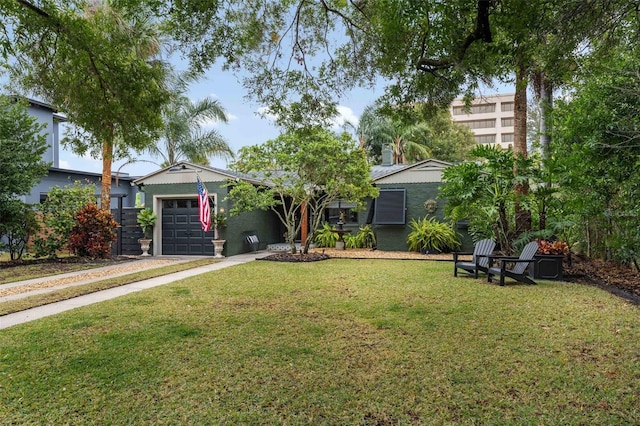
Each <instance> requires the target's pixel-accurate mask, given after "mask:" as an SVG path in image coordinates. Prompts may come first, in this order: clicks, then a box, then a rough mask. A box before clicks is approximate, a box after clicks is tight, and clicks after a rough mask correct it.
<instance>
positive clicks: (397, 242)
mask: <svg viewBox="0 0 640 426" xmlns="http://www.w3.org/2000/svg"><path fill="white" fill-rule="evenodd" d="M377 186H378V188H380V189H405V190H406V191H407V192H406V197H407V201H406V202H407V212H406V223H405V224H404V225H375V224H374V225H373V229H374V231H375V233H376V239H377V242H378V249H379V250H390V251H407V242H406V240H407V235H409V232H411V228H410V227H409V222H411V219H420V218H423V217H425V216H427V212H426V210H425V208H424V202H425V201H427V200H429V199H433V200H436V201H437V202H438V206H437V209H436V211H435V213H434V214H433V216H435V217H436V218H437V219H438V220H443V219H444V200H438V199H437V196H438V188H439V186H440V183H439V182H430V183H408V184H396V185H394V184H383V185H377ZM371 202H372V201H370V202H369V203H368V207H370V206H371ZM360 215H361V216H360V219H361V220H362V222H361V223H363V224H364V223H365V221H366V219H367V212H366V211H364V212H360Z"/></svg>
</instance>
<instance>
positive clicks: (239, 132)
mask: <svg viewBox="0 0 640 426" xmlns="http://www.w3.org/2000/svg"><path fill="white" fill-rule="evenodd" d="M178 66H179V65H178ZM482 92H483V94H485V95H486V94H493V93H510V92H513V88H512V87H509V86H505V85H497V86H496V87H495V88H493V89H486V90H483V91H482ZM382 94H383V88H382V87H379V88H377V89H355V90H353V91H351V92H350V93H348V94H347V95H346V96H345V97H344V98H342V99H340V100H339V106H338V111H339V113H340V116H339V117H338V118H337V123H336V126H335V130H339V129H343V127H342V126H341V125H342V124H343V123H344V121H345V120H347V121H349V122H350V123H351V124H353V125H354V126H356V127H357V125H358V122H359V118H360V116H361V115H362V112H363V111H364V109H365V108H366V107H367V106H368V105H371V104H373V103H374V102H375V100H376V99H377V98H378V97H380V96H382ZM188 95H189V97H190V98H191V99H192V101H196V100H200V99H203V98H205V97H207V96H210V97H213V98H216V99H218V100H219V101H220V103H221V104H222V106H223V107H224V108H225V110H226V112H227V116H228V118H229V121H228V123H226V124H225V123H215V124H209V126H215V128H216V129H217V130H218V132H219V133H220V134H221V135H222V136H223V137H224V138H225V139H226V140H227V142H228V144H229V146H230V147H231V149H232V150H233V151H234V152H236V153H237V152H238V150H239V149H240V148H242V147H243V146H250V145H256V144H260V143H263V142H265V141H267V140H269V139H273V138H276V137H277V136H278V135H279V134H280V129H279V128H277V127H276V126H275V125H274V124H273V122H272V121H271V120H269V119H268V118H264V117H261V115H260V113H259V112H260V110H261V108H262V107H263V106H262V105H259V104H258V103H256V102H254V101H250V100H248V99H246V97H245V89H244V88H243V87H242V85H241V83H240V82H239V81H238V80H237V78H236V77H235V76H234V75H233V74H232V73H230V72H223V71H221V70H219V69H212V70H210V71H208V72H207V73H206V74H205V76H204V77H203V78H202V79H200V80H199V81H197V82H195V83H192V84H191V86H190V90H189V93H188ZM205 128H206V126H205ZM63 133H64V131H63V130H61V134H60V137H61V138H62V137H63V136H64V134H63ZM354 139H355V135H354ZM138 159H139V160H142V161H138V162H135V163H129V164H125V161H122V160H121V161H114V162H113V166H112V172H114V173H115V172H120V173H124V174H128V175H130V176H145V175H147V174H149V173H152V172H154V171H156V170H158V169H159V168H160V167H159V166H158V165H157V164H153V163H152V161H155V162H157V163H160V162H161V161H162V160H161V159H153V158H151V157H149V156H139V157H138ZM210 160H211V163H210V165H211V166H213V167H218V168H222V169H226V168H228V161H227V160H225V159H220V158H215V157H212V158H211V159H210ZM59 166H60V168H63V169H70V170H81V171H87V172H94V173H102V160H100V159H94V158H91V157H90V156H88V155H87V156H85V157H78V156H77V155H75V154H73V153H72V152H71V151H69V150H65V149H64V148H63V147H61V148H60V157H59Z"/></svg>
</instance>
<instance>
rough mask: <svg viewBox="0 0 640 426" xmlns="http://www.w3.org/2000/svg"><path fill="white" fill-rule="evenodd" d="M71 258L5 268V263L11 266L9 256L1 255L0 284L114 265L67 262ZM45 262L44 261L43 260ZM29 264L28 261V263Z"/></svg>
mask: <svg viewBox="0 0 640 426" xmlns="http://www.w3.org/2000/svg"><path fill="white" fill-rule="evenodd" d="M67 257H71V256H61V257H60V258H59V259H58V260H57V261H56V260H51V261H46V262H43V263H24V264H19V265H17V266H7V267H4V268H3V266H4V265H3V263H5V264H9V262H10V260H9V255H7V254H1V255H0V284H8V283H13V282H17V281H24V280H31V279H34V278H42V277H48V276H52V275H58V274H66V273H68V272H76V271H83V270H87V269H93V268H99V267H102V266H107V265H110V264H113V263H114V262H113V261H111V260H100V259H97V260H85V261H79V262H65V258H67ZM43 260H44V259H43ZM27 262H28V261H27Z"/></svg>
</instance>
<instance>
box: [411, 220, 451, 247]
mask: <svg viewBox="0 0 640 426" xmlns="http://www.w3.org/2000/svg"><path fill="white" fill-rule="evenodd" d="M409 227H410V228H411V232H410V233H409V235H407V245H408V246H409V251H417V252H421V253H422V252H427V253H428V252H429V251H436V252H444V253H447V252H450V251H453V250H456V249H458V248H459V247H460V239H459V237H458V234H457V233H456V232H455V231H454V230H453V228H452V227H451V225H449V224H447V223H442V222H438V221H437V220H436V219H435V218H433V217H432V218H430V219H428V218H426V217H425V218H423V219H418V220H416V219H412V220H411V222H410V223H409Z"/></svg>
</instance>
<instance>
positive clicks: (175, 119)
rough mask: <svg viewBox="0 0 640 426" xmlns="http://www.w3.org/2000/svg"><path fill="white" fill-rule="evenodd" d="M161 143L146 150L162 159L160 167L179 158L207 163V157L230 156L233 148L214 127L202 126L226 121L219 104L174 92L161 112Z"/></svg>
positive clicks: (213, 100) (231, 156)
mask: <svg viewBox="0 0 640 426" xmlns="http://www.w3.org/2000/svg"><path fill="white" fill-rule="evenodd" d="M163 121H164V125H163V129H162V138H161V145H153V146H150V147H149V149H148V152H149V153H150V154H151V155H152V156H154V157H156V158H162V164H161V166H162V167H166V166H170V165H172V164H175V163H177V162H179V161H181V160H187V161H190V162H192V163H196V164H203V165H209V157H211V156H214V157H221V158H227V159H228V158H233V155H234V153H233V150H232V149H231V148H230V147H229V144H228V143H227V141H226V140H225V139H224V137H223V136H222V135H221V134H220V132H218V131H217V130H216V129H214V128H212V129H205V128H203V127H204V126H205V125H209V124H211V123H214V122H217V121H219V122H223V123H226V122H227V121H228V118H227V115H226V112H225V110H224V108H223V107H222V105H221V103H220V102H219V101H218V100H216V99H212V98H209V97H207V98H204V99H201V100H198V101H196V102H193V101H191V99H189V98H188V97H187V96H185V95H184V94H182V93H179V94H176V95H175V96H174V97H173V99H172V101H171V102H170V103H169V105H167V107H166V109H165V111H164V113H163Z"/></svg>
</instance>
